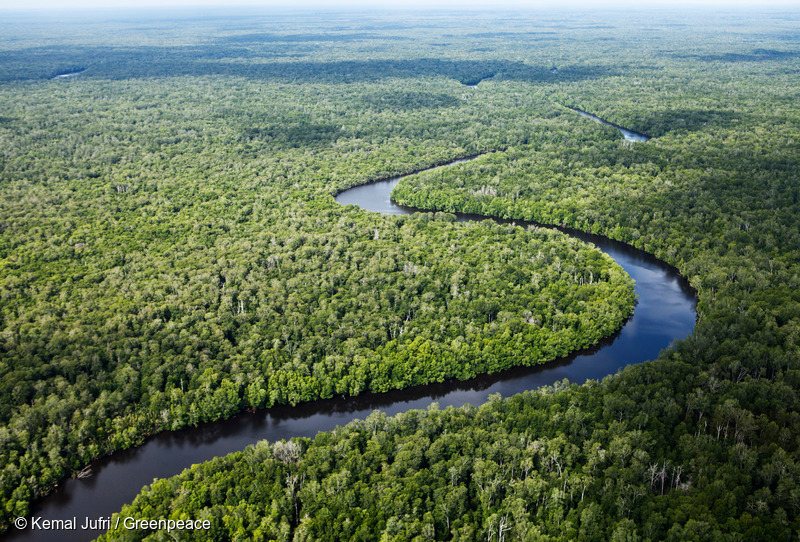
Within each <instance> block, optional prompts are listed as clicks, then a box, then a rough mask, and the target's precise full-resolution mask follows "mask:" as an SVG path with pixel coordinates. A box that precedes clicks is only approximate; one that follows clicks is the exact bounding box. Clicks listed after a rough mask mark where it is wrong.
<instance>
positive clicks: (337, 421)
mask: <svg viewBox="0 0 800 542" xmlns="http://www.w3.org/2000/svg"><path fill="white" fill-rule="evenodd" d="M463 161H465V160H456V161H454V162H451V163H450V164H446V165H444V166H439V167H447V166H448V165H452V164H454V163H458V162H463ZM402 178H403V177H397V178H393V179H389V180H386V181H380V182H376V183H372V184H368V185H362V186H358V187H355V188H352V189H350V190H347V191H345V192H342V193H341V194H339V195H338V196H337V198H336V200H337V201H338V202H339V203H341V204H343V205H350V204H355V205H358V206H360V207H362V208H364V209H367V210H370V211H376V212H380V213H386V214H403V213H411V212H414V210H413V209H408V208H404V207H401V206H398V205H395V204H394V203H393V202H392V201H391V199H390V193H391V191H392V189H393V188H394V186H396V185H397V183H398V182H399V181H400V180H401V179H402ZM480 219H483V218H482V217H474V216H466V215H461V216H459V220H461V221H466V220H480ZM517 223H518V224H522V223H521V222H517ZM562 231H565V230H562ZM566 233H568V234H569V235H572V236H574V237H577V238H579V239H582V240H584V241H587V242H591V243H594V244H595V245H596V246H597V247H598V248H599V249H600V250H602V251H603V252H606V253H607V254H609V255H610V256H611V257H612V258H614V260H616V261H617V263H619V264H620V265H621V266H622V267H623V268H624V269H625V271H626V272H627V273H629V274H630V275H631V276H632V277H633V278H634V279H635V280H636V293H637V295H638V304H637V306H636V309H635V311H634V315H633V316H632V317H631V318H630V319H628V321H627V322H626V324H625V326H624V327H623V328H622V330H621V331H620V332H618V333H617V334H616V335H614V336H612V337H609V338H608V339H606V340H604V341H603V342H602V343H601V344H599V345H597V346H595V347H593V348H591V349H588V350H584V351H581V352H578V353H576V354H574V355H572V356H569V357H568V358H564V359H561V360H557V361H554V362H552V363H548V364H546V365H542V366H539V367H530V368H517V369H511V370H509V371H505V372H503V373H498V374H493V375H486V376H482V377H479V378H475V379H473V380H469V381H464V382H458V381H450V382H445V383H442V384H433V385H428V386H419V387H415V388H412V389H406V390H402V391H393V392H389V393H383V394H372V393H365V394H362V395H360V396H358V397H352V398H344V397H341V398H337V399H329V400H320V401H315V402H313V403H309V404H301V405H298V406H296V407H290V406H278V407H274V408H270V409H267V410H262V411H257V412H253V413H243V414H240V415H238V416H235V417H234V418H232V419H228V420H223V421H219V422H214V423H208V424H203V425H201V426H199V427H196V428H188V429H183V430H180V431H170V432H164V433H161V434H158V435H155V436H154V437H152V438H150V439H148V440H147V441H146V442H145V443H144V444H143V445H142V446H139V447H138V448H134V449H131V450H125V451H121V452H118V453H115V454H114V455H112V456H109V457H106V458H103V459H100V460H98V461H95V462H94V463H92V465H91V469H92V471H93V473H94V475H93V476H91V477H89V478H84V479H81V480H78V479H70V480H67V481H65V482H63V483H62V484H61V485H60V487H58V488H57V490H56V491H55V492H54V493H52V494H51V495H49V496H48V497H46V498H45V499H43V500H42V501H41V502H39V503H37V504H35V505H34V506H33V511H32V516H33V517H38V518H41V519H42V520H45V519H46V520H53V519H72V518H75V519H76V522H77V528H76V530H72V531H63V530H61V531H44V530H37V531H31V530H30V529H27V530H24V531H17V530H15V529H14V527H11V528H10V530H9V532H8V533H7V534H6V536H5V537H4V538H5V539H6V540H37V541H39V540H54V541H55V540H59V541H64V540H76V541H78V540H91V539H92V538H94V537H96V536H98V535H99V534H101V532H100V531H92V530H82V529H81V528H80V526H81V525H82V524H83V522H84V521H85V519H86V518H90V519H97V518H104V517H109V516H110V515H111V514H112V513H114V512H117V511H119V510H120V508H122V506H123V505H124V504H125V503H128V502H130V501H132V500H133V498H134V497H135V496H136V495H137V494H138V493H139V491H140V490H141V488H142V486H144V485H145V484H149V483H151V482H152V481H153V479H154V478H164V477H168V476H173V475H175V474H178V473H179V472H181V471H182V470H183V469H185V468H187V467H189V466H190V465H192V464H194V463H200V462H203V461H208V460H210V459H212V458H213V457H216V456H220V455H225V454H228V453H231V452H234V451H238V450H241V449H243V448H244V447H245V446H247V445H248V444H252V443H254V442H256V441H258V440H261V439H268V440H270V441H275V440H280V439H284V438H286V439H288V438H290V437H294V436H303V437H313V436H314V435H315V434H316V433H317V432H318V431H326V430H330V429H333V428H334V427H336V426H337V425H344V424H346V423H348V422H349V421H351V420H353V419H355V418H362V419H363V418H365V417H366V416H367V415H369V414H370V412H372V411H373V410H375V409H381V410H383V411H384V412H386V413H387V414H389V415H392V414H396V413H398V412H402V411H405V410H409V409H413V408H425V407H427V406H428V405H429V404H430V403H432V402H434V401H436V402H438V403H439V405H440V406H441V407H442V408H444V407H446V406H461V405H464V404H466V403H472V404H473V405H478V404H481V403H483V402H485V401H486V400H487V398H488V396H489V395H490V394H494V393H500V394H502V395H503V396H509V395H513V394H515V393H519V392H522V391H525V390H530V389H534V388H538V387H541V386H544V385H549V384H553V383H554V382H558V381H560V380H562V379H564V378H568V379H569V380H570V381H572V382H584V381H586V380H587V379H598V380H599V379H602V378H603V377H604V376H606V375H609V374H613V373H615V372H617V371H618V370H619V369H621V368H622V367H625V366H626V365H629V364H633V363H641V362H643V361H646V360H649V359H654V358H655V357H656V356H657V355H658V353H659V351H661V350H662V349H664V348H666V347H668V346H669V345H670V343H671V342H672V341H674V340H676V339H682V338H685V337H686V336H687V335H688V334H690V333H691V332H692V329H693V328H694V324H695V319H696V310H695V308H696V300H695V297H694V295H693V292H692V290H691V288H690V287H689V285H688V283H687V282H686V281H685V280H684V279H682V278H681V277H680V276H679V275H678V273H677V272H676V271H675V270H674V269H673V268H671V267H669V266H668V265H666V264H664V263H663V262H661V261H659V260H657V259H656V258H654V257H652V256H649V255H647V254H645V253H644V252H642V251H639V250H636V249H634V248H632V247H630V246H627V245H623V244H621V243H618V242H615V241H610V240H608V239H606V238H603V237H599V236H595V235H590V234H585V233H581V232H577V231H566ZM152 519H158V518H152Z"/></svg>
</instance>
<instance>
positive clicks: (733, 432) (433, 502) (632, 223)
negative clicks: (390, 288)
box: [108, 13, 800, 541]
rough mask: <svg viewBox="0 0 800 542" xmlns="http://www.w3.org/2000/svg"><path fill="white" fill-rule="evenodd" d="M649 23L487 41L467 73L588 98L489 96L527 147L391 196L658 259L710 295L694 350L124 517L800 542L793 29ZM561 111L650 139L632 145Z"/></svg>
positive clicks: (336, 447) (419, 421)
mask: <svg viewBox="0 0 800 542" xmlns="http://www.w3.org/2000/svg"><path fill="white" fill-rule="evenodd" d="M653 20H654V18H652V17H650V18H646V19H643V20H642V22H639V21H636V20H635V18H633V19H632V20H629V22H630V24H626V25H623V24H622V23H621V22H620V19H619V17H617V18H602V17H600V16H598V15H597V14H588V15H587V14H582V16H581V17H575V18H570V17H563V16H562V17H561V18H560V19H559V20H558V21H553V20H550V19H547V18H544V19H541V20H540V19H536V21H535V22H528V21H525V20H524V19H515V24H516V26H515V27H514V32H512V34H513V35H502V36H501V35H491V34H489V33H487V32H483V33H482V35H481V38H480V47H479V46H478V45H476V44H475V43H474V42H473V48H474V49H473V51H474V50H475V49H480V52H476V53H475V54H476V56H480V55H481V54H484V52H490V53H485V54H495V55H497V58H501V57H502V58H515V59H516V58H524V59H525V62H526V64H529V65H538V66H542V65H547V66H553V67H556V68H557V72H553V73H555V74H556V75H557V73H558V72H560V71H561V70H562V68H563V69H566V66H576V65H577V66H581V67H584V68H587V70H586V72H585V73H587V72H591V73H593V74H594V76H593V77H591V78H583V79H578V78H574V79H571V80H561V81H549V82H547V81H544V80H539V81H535V80H533V79H531V80H527V81H524V80H521V79H519V78H515V77H513V76H509V77H507V78H504V77H503V76H502V74H498V75H497V76H495V77H494V78H493V79H492V80H491V81H486V82H483V83H481V84H480V85H479V87H478V89H476V90H478V91H479V92H480V97H481V99H482V100H484V101H486V102H487V103H492V101H493V97H494V96H495V95H497V94H501V95H503V96H504V97H506V98H509V101H508V107H509V109H513V110H515V111H516V110H517V109H516V107H518V102H515V101H514V100H513V98H512V97H514V96H515V95H516V94H518V95H520V96H530V97H535V98H534V99H535V100H536V102H535V104H536V105H535V109H536V115H531V116H527V115H528V113H523V112H522V111H521V110H519V111H520V115H525V118H526V119H527V121H528V126H527V130H526V134H525V138H522V139H521V140H520V141H519V143H517V144H514V145H512V146H511V148H506V147H505V146H504V147H497V148H502V149H503V150H502V151H501V152H495V153H491V154H488V155H487V156H484V157H482V158H479V159H477V160H475V161H472V162H470V163H469V164H463V165H459V166H454V167H452V168H447V169H443V170H439V171H435V172H430V173H426V174H422V175H419V176H416V177H413V178H409V179H407V180H406V181H404V183H401V185H400V186H398V188H397V189H396V191H395V196H396V197H397V199H399V200H401V201H403V202H406V203H409V204H413V205H415V206H419V207H423V208H428V209H437V210H444V211H456V210H460V211H468V212H477V213H482V214H488V215H495V216H501V217H516V218H526V219H532V220H536V221H540V222H547V223H555V224H564V225H568V226H572V227H577V228H581V229H585V230H589V231H593V232H597V233H601V234H603V235H607V236H609V237H613V238H616V239H619V240H622V241H626V242H628V243H631V244H634V245H635V246H638V247H640V248H643V249H644V250H647V251H649V252H652V253H654V254H656V255H658V256H659V257H660V258H663V259H664V260H666V261H668V262H669V263H671V264H673V265H675V266H676V267H678V268H679V269H680V271H681V272H682V273H683V274H684V276H686V277H687V278H689V279H690V280H691V282H692V284H693V285H694V286H695V287H696V288H697V290H698V292H699V297H700V305H699V322H698V325H697V328H696V331H695V333H694V334H693V336H692V337H690V338H689V339H687V340H685V341H681V342H679V343H677V344H676V345H675V346H674V347H673V348H672V349H670V350H668V351H666V352H664V353H663V355H662V356H661V357H660V358H659V359H658V360H655V361H653V362H651V363H647V364H644V365H640V366H634V367H629V368H627V369H625V370H624V371H622V372H621V373H620V374H617V375H614V376H612V377H608V378H606V379H604V380H603V381H602V382H601V383H591V382H590V383H588V384H586V385H583V386H575V385H568V384H564V385H560V386H557V387H555V388H548V389H545V390H541V391H536V392H532V393H526V394H523V395H521V396H516V397H513V398H510V399H506V400H500V399H498V400H494V401H491V402H490V403H488V404H486V405H483V406H482V407H480V408H477V409H473V408H464V409H447V410H444V411H439V410H437V409H435V408H432V409H429V410H428V411H427V412H410V413H407V414H403V415H399V416H397V417H395V418H392V419H386V418H384V417H383V416H382V415H381V414H379V413H376V414H373V415H372V416H370V417H369V418H368V419H367V420H365V421H363V422H361V421H359V422H354V423H351V424H350V425H348V426H347V427H344V428H341V429H338V430H337V431H334V432H332V433H326V434H320V435H318V436H317V438H315V439H313V440H306V439H298V440H295V441H291V442H280V443H274V444H272V445H268V444H266V443H260V444H258V445H257V446H254V447H252V448H248V449H247V450H245V451H243V452H241V453H238V454H233V455H231V456H229V457H226V458H221V459H217V460H215V461H213V462H210V463H208V464H204V465H200V466H196V467H193V468H192V469H189V470H187V471H186V472H184V473H183V474H182V475H180V476H178V477H175V478H173V479H170V480H162V481H158V482H156V483H154V484H153V485H152V486H150V487H149V488H147V489H146V490H145V491H144V492H143V493H142V494H141V495H140V496H139V497H138V498H137V500H136V501H135V502H134V503H133V504H132V505H131V506H129V507H126V508H125V509H124V510H123V514H124V515H128V514H133V515H137V516H141V517H156V516H158V517H210V518H214V529H216V531H215V533H216V535H217V536H219V537H230V538H249V537H252V536H255V537H256V538H258V537H261V538H262V539H276V540H314V539H326V540H328V539H337V540H338V539H341V540H350V539H359V540H434V539H437V540H438V539H458V540H476V539H486V540H498V541H499V540H512V539H522V540H537V539H565V540H571V539H586V540H609V539H610V540H639V539H652V540H661V539H668V540H719V539H727V540H790V539H792V538H794V537H796V533H797V532H798V529H800V519H799V518H798V512H800V486H798V482H799V481H800V480H799V478H800V457H798V453H800V442H799V441H798V435H800V408H799V407H800V404H798V395H797V394H798V387H799V386H800V380H798V376H800V370H799V369H800V367H798V359H800V347H799V343H800V341H799V340H798V338H799V337H800V294H798V292H800V279H799V278H798V276H799V275H798V264H797V262H798V261H800V251H799V250H798V249H800V237H798V234H797V232H798V231H800V223H799V221H798V218H797V217H798V216H800V209H799V208H798V205H800V186H799V185H798V183H797V180H798V178H799V175H798V174H800V171H799V169H800V139H799V138H798V134H800V110H798V105H797V104H799V103H800V96H799V95H798V94H800V87H798V85H797V82H796V74H797V72H798V69H800V66H799V65H798V63H799V62H800V43H798V35H797V32H796V27H797V21H798V16H797V14H777V13H773V14H767V15H763V14H762V15H758V14H752V13H751V14H748V15H747V16H746V18H742V17H741V15H740V14H735V15H733V16H731V17H729V18H724V17H717V18H716V19H710V18H709V14H702V16H698V15H696V14H695V15H693V16H687V17H679V16H675V17H669V16H664V15H663V14H661V15H660V17H659V19H658V20H659V21H660V22H659V23H658V24H655V23H653V22H652V21H653ZM644 21H646V22H644ZM697 21H713V25H711V26H704V23H698V22H697ZM743 21H746V22H743ZM487 24H488V23H487ZM579 26H580V27H582V28H577V27H579ZM505 27H507V26H504V28H505ZM589 27H591V28H589ZM643 27H645V28H643ZM534 28H536V29H537V30H538V31H543V30H547V31H552V32H555V34H554V35H550V34H535V33H532V32H533V29H534ZM548 37H549V38H548ZM543 38H548V39H552V40H553V41H554V42H556V43H553V44H548V43H547V39H543ZM452 41H456V40H455V39H454V38H453V39H451V42H452ZM550 45H552V46H550ZM515 54H516V56H515ZM545 59H546V60H545ZM589 67H590V69H588V68H589ZM566 107H576V108H579V109H581V110H585V111H589V112H591V113H595V114H597V115H598V116H600V117H603V118H605V119H608V120H609V121H611V122H614V123H616V124H618V125H621V126H626V127H629V128H631V129H634V130H637V131H639V132H642V133H647V134H649V135H651V136H654V139H652V140H650V141H649V142H647V143H646V144H630V143H626V142H624V141H623V139H622V137H621V135H619V133H618V132H616V131H615V130H614V129H613V128H610V127H607V126H602V125H599V124H597V123H594V122H593V121H591V120H588V119H585V118H583V117H580V116H578V115H577V114H576V113H574V112H572V111H570V110H569V109H567V108H566ZM330 526H334V527H333V528H331V527H330ZM120 534H121V533H110V534H109V535H108V537H109V538H115V537H117V536H119V535H120ZM147 534H148V533H136V534H134V535H133V536H135V537H137V538H144V537H146V536H147ZM156 536H157V535H156Z"/></svg>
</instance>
